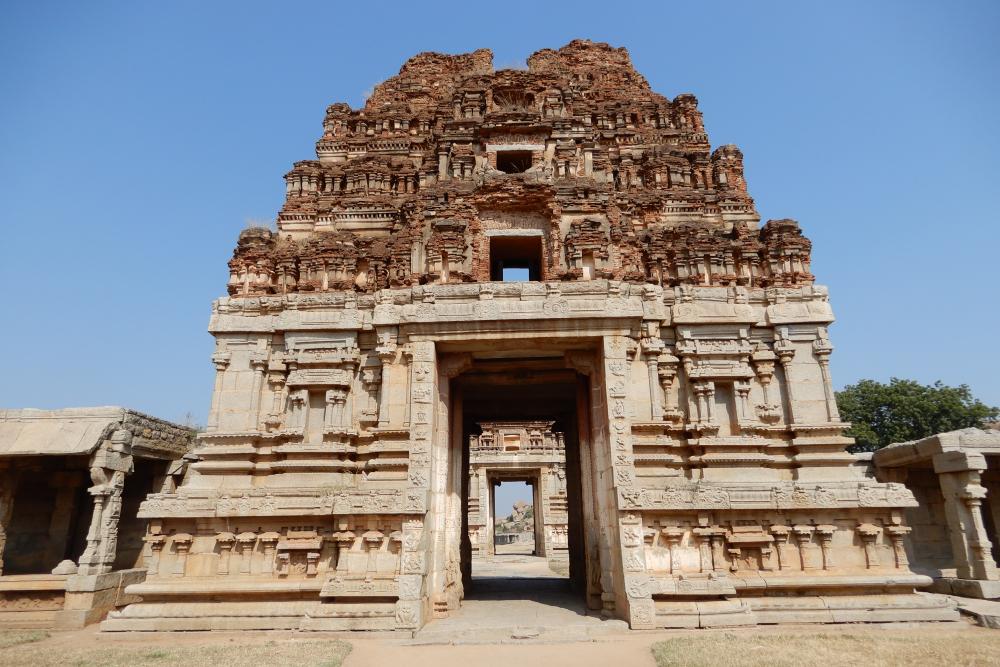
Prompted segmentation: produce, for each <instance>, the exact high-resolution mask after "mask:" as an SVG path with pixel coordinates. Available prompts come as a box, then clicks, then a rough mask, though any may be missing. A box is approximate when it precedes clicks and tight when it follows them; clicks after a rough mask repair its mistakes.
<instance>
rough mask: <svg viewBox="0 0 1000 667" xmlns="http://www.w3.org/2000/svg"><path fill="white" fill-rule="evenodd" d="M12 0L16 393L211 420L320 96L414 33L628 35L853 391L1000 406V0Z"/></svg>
mask: <svg viewBox="0 0 1000 667" xmlns="http://www.w3.org/2000/svg"><path fill="white" fill-rule="evenodd" d="M701 7H702V3H693V2H684V3H668V2H656V3H649V4H644V3H641V2H633V3H608V2H602V3H592V4H591V3H586V2H573V3H568V4H566V5H563V6H560V7H559V8H556V7H555V6H554V5H553V4H550V3H545V2H537V1H535V2H531V3H518V2H503V3H496V2H494V3H472V2H464V3H458V4H455V5H452V6H450V7H447V6H443V5H442V6H438V5H435V4H434V3H412V2H410V3H391V2H384V3H371V2H365V3H340V2H337V3H334V2H328V3H312V2H306V1H304V0H303V1H300V2H295V3H276V2H268V3H264V2H221V1H220V2H214V1H213V2H160V3H153V2H120V3H97V2H95V3H89V2H87V3H84V2H64V3H50V2H22V3H14V2H8V3H5V4H4V7H3V8H2V9H0V100H2V102H3V103H2V104H0V212H2V213H0V215H2V218H0V220H2V224H3V241H2V243H0V279H2V281H3V285H4V287H5V290H4V292H5V295H6V296H5V298H4V302H3V306H2V312H3V326H2V327H0V343H2V349H3V357H2V365H0V369H2V381H0V406H10V407H20V406H35V407H58V406H70V405H93V404H116V403H120V404H125V405H129V406H134V407H135V408H138V409H141V410H145V411H148V412H151V413H153V414H156V415H160V416H164V417H167V418H171V419H182V418H183V417H184V415H185V414H186V413H188V412H190V413H193V415H194V416H195V418H196V420H198V421H201V422H203V421H204V419H205V415H206V413H207V411H208V407H209V401H210V394H211V389H212V378H213V373H214V371H213V368H212V365H211V363H210V361H209V357H210V355H211V351H212V339H211V337H210V336H209V335H208V334H207V333H206V332H205V328H206V324H207V322H208V316H209V306H210V303H211V301H212V299H213V298H215V297H217V296H219V295H221V294H223V293H224V290H225V284H226V278H227V272H226V261H227V260H228V259H229V257H230V253H231V252H232V248H233V245H234V243H235V241H236V237H237V234H238V233H239V231H240V230H241V229H242V228H243V226H244V225H245V223H246V221H247V219H250V218H255V219H271V218H273V216H274V215H275V213H276V212H277V210H278V208H279V207H280V205H281V202H282V197H283V190H284V182H283V180H282V178H281V177H282V174H284V173H285V171H286V170H287V169H288V168H289V167H290V165H291V164H292V163H293V162H294V161H295V160H300V159H304V158H309V157H312V156H313V149H314V142H315V140H316V139H317V137H318V136H319V134H320V123H321V120H322V117H323V112H324V109H325V108H326V106H327V104H329V103H330V102H334V101H339V100H346V101H347V102H349V103H351V104H352V105H355V106H357V105H360V104H361V103H362V100H363V97H364V93H365V91H366V90H369V89H371V87H372V86H373V85H374V84H375V83H377V82H379V81H381V80H382V79H385V78H386V77H388V76H390V75H392V74H394V73H395V72H397V71H398V69H399V66H400V65H401V64H402V63H403V61H404V60H405V59H406V58H407V57H409V56H411V55H413V54H415V53H417V52H419V51H424V50H437V51H444V52H451V53H455V52H465V51H470V50H473V49H475V48H478V47H489V48H491V49H493V51H494V53H495V63H496V65H497V66H504V65H512V64H516V63H521V62H523V60H524V58H525V57H526V56H527V55H528V54H530V53H531V52H533V51H535V50H537V49H540V48H544V47H559V46H561V45H563V44H565V43H566V42H568V41H569V40H571V39H573V38H576V37H585V38H590V39H594V40H602V41H608V42H610V43H612V44H614V45H621V46H626V47H628V49H629V50H630V51H631V53H632V59H633V61H634V62H635V65H636V67H637V68H638V69H639V70H640V71H641V72H642V73H643V74H644V75H645V76H646V77H647V78H648V79H649V81H650V83H651V84H652V85H653V87H654V88H655V89H656V90H657V91H659V92H661V93H663V94H665V95H668V96H671V97H673V96H675V95H677V94H678V93H682V92H692V93H694V94H695V95H697V96H698V98H699V100H700V101H701V107H702V109H703V111H704V114H705V121H706V125H707V127H708V132H709V137H710V139H711V140H712V143H713V145H719V144H724V143H730V142H731V143H735V144H737V145H739V146H740V147H741V148H742V149H743V151H744V153H745V155H746V168H747V177H748V181H749V185H750V190H751V193H752V194H753V196H754V197H755V198H756V200H757V205H758V208H759V210H760V213H761V215H762V217H763V219H764V220H767V219H768V218H781V217H791V218H796V219H798V220H799V221H800V222H801V224H802V226H803V228H804V230H805V232H806V234H807V235H808V236H809V237H810V238H811V239H812V240H813V242H814V244H815V245H814V253H813V269H814V273H816V275H817V276H818V278H819V282H820V283H822V284H826V285H828V286H829V287H830V290H831V296H832V302H833V305H834V309H835V312H836V313H837V315H838V318H839V321H838V323H837V324H836V325H835V326H834V328H833V330H832V333H831V335H832V339H833V343H834V345H835V346H836V352H835V354H834V356H833V362H832V363H833V374H834V381H835V383H836V385H837V386H838V387H840V386H843V385H844V384H847V383H850V382H854V381H856V380H858V379H860V378H865V377H871V378H876V379H880V380H886V379H888V378H889V377H890V376H892V375H897V376H902V377H909V378H914V379H917V380H919V381H922V382H931V381H933V380H936V379H941V380H943V381H944V382H946V383H949V384H959V383H968V384H970V385H971V386H972V388H973V390H974V391H975V393H976V394H977V395H978V396H980V397H981V398H982V399H984V400H986V401H987V402H989V403H991V404H1000V373H998V371H1000V362H998V357H997V349H996V347H995V344H996V342H997V340H998V339H1000V289H998V287H1000V279H998V276H1000V272H998V268H997V267H998V263H1000V255H998V251H1000V220H998V213H997V210H998V209H997V203H996V201H995V200H996V198H997V195H998V189H997V183H998V180H1000V168H998V165H1000V132H998V130H997V120H998V117H1000V116H998V107H1000V104H998V103H1000V85H998V82H1000V74H998V64H1000V52H998V51H1000V46H998V43H1000V39H998V37H997V36H998V35H1000V3H998V2H939V3H927V2H914V1H906V2H868V1H866V2H845V1H841V2H826V3H820V2H782V3H778V2H752V3H751V2H734V3H727V2H713V3H711V4H710V5H707V6H706V8H705V9H702V8H701Z"/></svg>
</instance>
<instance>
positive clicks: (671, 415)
mask: <svg viewBox="0 0 1000 667" xmlns="http://www.w3.org/2000/svg"><path fill="white" fill-rule="evenodd" d="M678 362H679V359H678V358H677V357H675V356H674V355H672V354H668V353H666V352H664V353H663V354H660V355H659V357H658V358H657V361H656V364H657V365H656V373H657V377H658V379H659V381H660V386H661V387H662V391H663V404H664V408H663V418H664V419H666V420H668V421H674V422H679V421H682V420H683V419H684V413H683V412H682V411H681V409H680V405H679V401H678V396H677V395H676V393H675V392H676V390H675V388H674V380H675V379H676V378H677V364H678Z"/></svg>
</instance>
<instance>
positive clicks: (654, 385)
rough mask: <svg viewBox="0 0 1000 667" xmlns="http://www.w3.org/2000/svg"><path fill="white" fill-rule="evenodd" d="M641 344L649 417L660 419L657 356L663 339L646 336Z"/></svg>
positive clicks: (661, 348) (660, 401)
mask: <svg viewBox="0 0 1000 667" xmlns="http://www.w3.org/2000/svg"><path fill="white" fill-rule="evenodd" d="M644 326H645V323H644ZM641 345H642V351H643V354H644V355H645V357H646V374H647V383H648V385H649V405H650V417H651V419H652V420H653V421H660V420H661V419H663V397H662V396H661V389H660V379H659V356H660V352H662V351H663V341H662V340H660V338H659V337H655V338H654V337H646V338H643V339H642V341H641Z"/></svg>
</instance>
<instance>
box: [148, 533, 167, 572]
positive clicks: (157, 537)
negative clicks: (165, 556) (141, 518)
mask: <svg viewBox="0 0 1000 667" xmlns="http://www.w3.org/2000/svg"><path fill="white" fill-rule="evenodd" d="M143 539H144V540H145V542H146V543H147V544H148V545H149V562H148V563H146V576H147V577H155V576H156V575H157V574H159V572H160V554H161V553H162V552H163V545H164V544H166V541H167V536H166V535H161V534H159V533H157V534H154V535H146V537H144V538H143Z"/></svg>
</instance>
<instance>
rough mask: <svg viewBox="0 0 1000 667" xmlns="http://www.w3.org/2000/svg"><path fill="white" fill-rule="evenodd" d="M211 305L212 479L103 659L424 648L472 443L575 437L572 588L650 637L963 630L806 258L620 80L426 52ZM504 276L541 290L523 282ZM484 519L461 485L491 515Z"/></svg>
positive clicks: (733, 175) (569, 515)
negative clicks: (414, 638) (864, 451)
mask: <svg viewBox="0 0 1000 667" xmlns="http://www.w3.org/2000/svg"><path fill="white" fill-rule="evenodd" d="M285 182H286V184H287V198H286V201H285V205H284V206H283V208H282V210H281V212H280V213H279V215H278V220H277V231H271V230H268V229H248V230H246V231H244V233H243V234H241V235H240V238H239V241H238V244H237V247H236V251H235V253H234V256H233V258H232V260H231V261H230V263H229V269H230V280H229V296H227V297H223V298H221V299H219V300H218V301H216V302H215V304H214V305H213V309H212V317H211V322H210V331H211V332H212V333H213V335H214V336H215V338H216V351H215V354H214V356H213V359H212V360H213V362H214V364H215V367H216V380H215V391H214V394H213V398H212V407H211V413H210V418H209V425H208V430H207V432H206V433H204V434H203V435H202V436H201V437H200V438H199V445H198V448H197V450H196V454H197V457H198V461H197V462H196V463H194V464H193V465H192V466H191V470H190V472H189V474H188V476H187V477H186V479H185V480H184V483H183V484H182V485H181V486H180V487H179V488H177V489H176V490H172V491H168V492H164V493H155V494H152V495H150V496H149V497H148V498H147V499H146V501H145V502H144V503H143V504H142V507H141V509H140V512H139V516H140V517H142V518H144V519H147V520H148V521H149V529H148V534H147V536H146V544H147V548H146V556H147V561H146V562H147V565H148V576H147V578H146V580H145V582H143V583H141V584H136V585H133V586H130V587H129V588H128V593H129V594H132V595H138V596H141V597H142V602H140V603H137V604H133V605H130V606H129V607H127V608H126V609H125V610H124V611H122V612H120V613H115V614H113V615H112V617H111V618H110V619H109V620H108V621H106V622H105V623H104V625H103V627H104V629H107V630H198V629H214V628H219V629H239V628H243V629H252V628H302V629H314V630H343V629H415V628H419V627H421V626H422V625H424V624H425V623H427V622H428V620H430V619H431V618H433V617H434V616H435V615H438V616H441V615H447V614H449V613H452V612H453V611H454V610H455V609H456V608H457V607H458V606H459V605H460V604H461V600H462V598H463V596H464V595H465V590H466V588H467V587H468V586H469V585H470V584H471V580H470V576H469V567H470V566H469V563H470V561H471V555H472V552H473V545H472V543H473V540H472V539H471V537H470V536H473V535H475V531H473V530H471V529H472V528H475V524H473V523H471V522H472V521H474V519H470V514H471V512H470V508H471V507H470V506H471V505H472V504H474V503H475V501H476V499H477V498H478V499H479V503H480V504H481V503H482V494H481V490H480V491H476V490H475V488H474V484H473V483H472V482H470V479H471V478H472V476H471V475H470V447H469V443H470V442H471V441H473V439H472V436H477V435H479V434H480V432H481V426H478V425H481V424H484V423H492V422H497V423H498V422H533V421H551V422H552V423H553V426H552V431H553V433H560V434H563V442H564V451H565V477H566V492H565V494H566V495H565V498H566V500H565V502H566V522H567V523H566V526H567V528H566V533H567V534H566V550H567V559H568V561H569V571H570V579H571V581H572V582H573V584H574V585H575V586H576V588H577V590H578V591H579V593H580V595H581V596H584V597H585V599H586V601H587V605H588V606H589V607H590V608H591V609H593V610H595V611H602V612H603V613H604V614H606V615H609V616H613V617H617V618H621V619H625V620H626V621H628V623H630V625H631V627H633V628H655V627H698V626H701V627H707V626H725V625H747V624H754V623H775V622H786V621H794V622H803V621H805V622H843V621H888V620H935V619H941V620H945V619H953V618H955V617H956V612H955V611H954V609H953V608H952V606H951V605H950V603H948V602H947V601H946V600H945V599H944V598H940V597H935V596H922V595H916V594H915V593H914V589H915V588H916V587H919V586H925V585H929V584H930V581H931V580H930V578H929V577H927V576H926V575H920V574H916V573H914V572H913V571H912V570H911V569H910V565H909V562H908V559H907V555H906V549H905V546H904V543H905V539H906V533H907V526H906V525H905V510H906V508H908V507H912V506H913V505H915V501H914V497H913V494H912V493H911V492H910V491H909V490H908V489H907V488H906V487H905V486H903V485H902V484H900V483H884V484H883V483H878V482H876V481H875V480H874V479H872V478H870V477H867V476H865V474H864V472H863V467H860V466H858V465H855V464H856V461H855V458H854V457H853V456H852V455H851V454H848V453H847V452H846V451H845V446H846V445H848V444H850V442H851V440H850V439H848V438H845V437H844V436H843V435H842V432H843V430H844V428H845V427H846V426H847V425H846V424H844V423H843V422H841V421H840V417H839V415H838V413H837V406H836V402H835V399H834V394H833V386H832V383H831V379H830V372H829V359H830V355H831V352H832V351H833V347H832V345H831V343H830V340H829V337H828V334H827V328H828V326H829V325H830V323H831V322H832V321H833V314H832V311H831V308H830V304H829V301H828V295H827V290H826V289H825V288H824V287H820V286H818V285H815V284H814V283H813V276H812V274H811V273H810V268H809V254H810V249H811V246H810V242H809V241H808V240H807V239H806V238H804V237H803V236H802V234H801V232H800V230H799V227H798V225H797V224H796V223H795V222H794V221H791V220H772V221H769V222H767V223H766V224H764V225H763V226H759V224H758V223H759V217H758V215H757V212H756V210H755V208H754V203H753V200H752V199H751V197H750V196H749V194H748V192H747V184H746V180H745V177H744V173H743V156H742V153H741V152H740V151H739V149H737V148H736V147H735V146H722V147H719V148H716V149H715V150H714V151H713V150H711V148H710V145H709V142H708V137H707V135H706V134H705V129H704V127H703V123H702V116H701V113H700V111H699V110H698V107H697V101H696V100H695V98H694V97H693V96H691V95H679V96H678V97H676V98H674V99H673V100H671V99H668V98H666V97H663V96H661V95H659V94H657V93H655V92H653V91H652V90H651V89H650V88H649V85H648V84H647V82H646V80H645V79H644V78H643V77H642V76H641V75H640V74H639V73H638V72H636V71H635V70H634V69H633V67H632V64H631V62H630V60H629V56H628V53H627V52H626V51H625V50H624V49H616V48H611V47H609V46H608V45H606V44H595V43H591V42H585V41H574V42H571V43H570V44H568V45H566V46H564V47H563V48H561V49H559V50H550V49H545V50H542V51H539V52H537V53H535V54H533V55H532V56H531V57H530V58H529V59H528V67H527V70H499V71H496V70H494V69H493V66H492V55H491V53H490V52H489V51H487V50H480V51H476V52H474V53H471V54H465V55H459V56H447V55H441V54H435V53H424V54H420V55H417V56H415V57H414V58H412V59H411V60H409V61H408V62H407V63H406V64H405V65H403V67H402V69H401V70H400V73H399V74H398V75H397V76H395V77H393V78H391V79H389V80H387V81H386V82H384V83H382V84H380V85H379V86H377V87H376V88H375V90H374V92H373V94H372V96H371V97H370V98H369V99H368V101H367V102H366V104H365V106H364V107H363V108H361V109H351V108H350V107H349V106H347V105H346V104H334V105H332V106H330V107H329V108H328V109H327V112H326V116H325V119H324V121H323V134H322V136H321V137H320V139H319V141H318V142H317V144H316V159H315V160H308V161H303V162H299V163H296V164H295V165H294V167H293V168H292V170H291V171H290V172H289V173H288V174H286V176H285ZM515 271H520V272H522V273H523V274H524V276H525V277H527V278H528V280H526V281H522V282H514V281H512V278H513V276H514V273H515ZM470 487H473V488H472V489H471V490H470Z"/></svg>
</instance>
